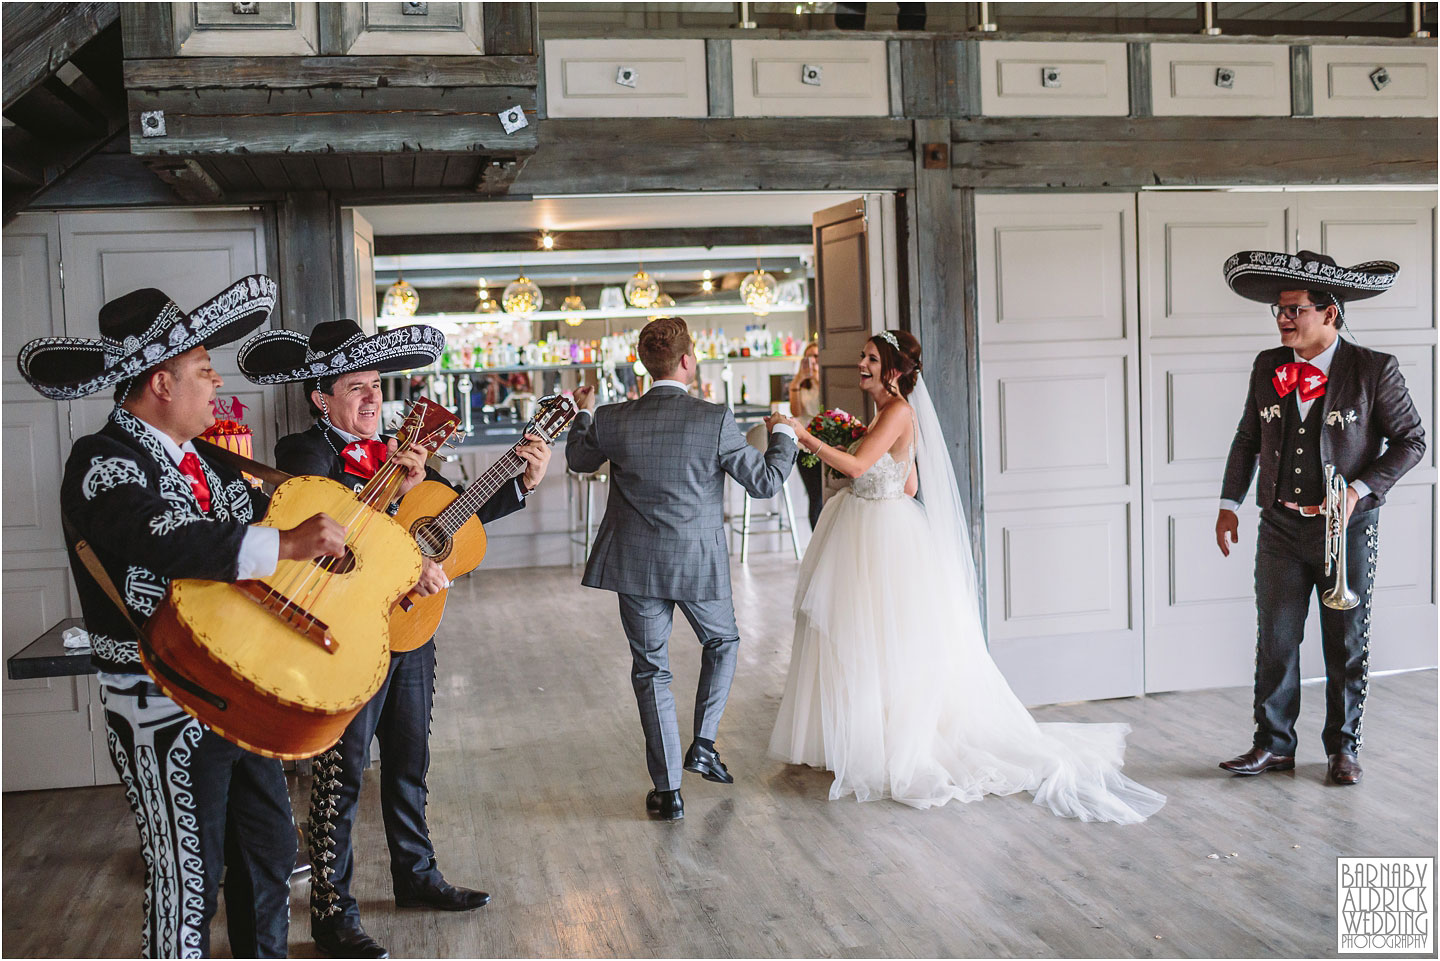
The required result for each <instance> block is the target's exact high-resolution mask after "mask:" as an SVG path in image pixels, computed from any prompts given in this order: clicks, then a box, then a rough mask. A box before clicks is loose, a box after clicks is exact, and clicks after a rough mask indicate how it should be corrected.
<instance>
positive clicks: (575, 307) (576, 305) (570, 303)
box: [560, 287, 585, 327]
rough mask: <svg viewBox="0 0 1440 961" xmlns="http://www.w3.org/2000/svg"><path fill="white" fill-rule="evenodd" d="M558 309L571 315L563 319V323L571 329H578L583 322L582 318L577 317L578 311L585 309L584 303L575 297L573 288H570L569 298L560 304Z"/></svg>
mask: <svg viewBox="0 0 1440 961" xmlns="http://www.w3.org/2000/svg"><path fill="white" fill-rule="evenodd" d="M560 309H561V310H568V311H571V314H570V315H569V316H568V317H566V318H565V323H567V324H569V325H570V326H571V327H579V326H580V325H581V324H583V323H584V322H585V318H584V317H580V316H577V315H578V314H579V312H580V311H582V310H584V309H585V301H583V300H581V299H580V298H579V297H578V296H576V294H575V288H574V287H571V288H570V296H569V297H566V298H565V300H564V301H562V302H561V304H560Z"/></svg>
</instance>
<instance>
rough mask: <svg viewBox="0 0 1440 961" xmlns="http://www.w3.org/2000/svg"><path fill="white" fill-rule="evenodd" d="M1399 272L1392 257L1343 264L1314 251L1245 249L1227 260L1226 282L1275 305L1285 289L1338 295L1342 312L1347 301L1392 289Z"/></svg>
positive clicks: (1242, 293)
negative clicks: (1277, 251)
mask: <svg viewBox="0 0 1440 961" xmlns="http://www.w3.org/2000/svg"><path fill="white" fill-rule="evenodd" d="M1399 272H1400V267H1399V265H1397V264H1393V263H1391V262H1390V261H1388V260H1371V261H1367V262H1366V263H1363V264H1356V265H1355V266H1354V267H1341V266H1338V265H1337V264H1336V263H1335V259H1334V258H1333V257H1329V256H1327V255H1325V254H1317V253H1315V252H1314V251H1311V250H1302V251H1300V252H1299V253H1295V254H1284V253H1273V252H1271V251H1266V250H1244V251H1241V252H1240V253H1238V254H1235V255H1234V256H1232V257H1231V258H1230V259H1229V260H1227V261H1225V282H1226V283H1227V284H1229V285H1230V289H1231V290H1233V291H1235V293H1237V294H1239V295H1240V296H1241V297H1244V298H1246V299H1247V300H1257V301H1259V302H1261V303H1263V304H1273V303H1275V302H1276V300H1277V299H1278V298H1279V296H1280V292H1281V291H1283V290H1315V291H1319V292H1321V293H1323V294H1328V295H1329V296H1330V297H1332V298H1334V299H1335V303H1336V306H1337V307H1339V308H1340V310H1341V313H1342V314H1343V313H1344V309H1345V308H1344V305H1345V303H1346V302H1347V301H1352V300H1364V299H1366V298H1367V297H1374V296H1375V295H1377V294H1383V293H1384V292H1385V291H1387V290H1389V289H1390V285H1391V284H1393V283H1395V275H1396V274H1397V273H1399Z"/></svg>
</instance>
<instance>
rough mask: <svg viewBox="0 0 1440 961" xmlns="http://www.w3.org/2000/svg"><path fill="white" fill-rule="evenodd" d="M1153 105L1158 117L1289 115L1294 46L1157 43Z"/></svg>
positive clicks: (1154, 48) (1152, 47) (1153, 59)
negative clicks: (1292, 50) (1292, 47)
mask: <svg viewBox="0 0 1440 961" xmlns="http://www.w3.org/2000/svg"><path fill="white" fill-rule="evenodd" d="M1150 103H1151V110H1152V112H1153V113H1154V115H1155V116H1157V117H1182V116H1191V117H1194V116H1211V117H1219V116H1225V117H1288V116H1289V115H1290V47H1289V46H1288V45H1285V44H1271V43H1266V44H1261V43H1223V42H1217V43H1152V44H1151V45H1150Z"/></svg>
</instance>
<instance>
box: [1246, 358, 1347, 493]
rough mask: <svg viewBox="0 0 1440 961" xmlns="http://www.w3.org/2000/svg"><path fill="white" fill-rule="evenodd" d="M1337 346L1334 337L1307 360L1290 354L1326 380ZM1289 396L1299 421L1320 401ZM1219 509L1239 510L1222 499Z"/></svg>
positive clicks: (1297, 395) (1293, 393)
mask: <svg viewBox="0 0 1440 961" xmlns="http://www.w3.org/2000/svg"><path fill="white" fill-rule="evenodd" d="M1339 346H1340V338H1339V337H1336V338H1335V339H1334V340H1332V341H1331V342H1330V346H1329V347H1326V348H1325V349H1324V350H1322V351H1320V353H1318V354H1316V355H1315V356H1314V357H1311V358H1310V359H1309V360H1306V359H1305V358H1304V357H1301V356H1300V354H1299V353H1297V352H1294V351H1292V353H1294V354H1295V362H1296V363H1297V364H1309V365H1310V366H1311V367H1315V368H1317V369H1318V370H1319V371H1320V373H1322V374H1324V375H1325V376H1326V377H1327V378H1328V377H1329V376H1330V363H1331V362H1332V361H1333V360H1334V359H1335V351H1336V350H1337V349H1338V348H1339ZM1291 396H1293V397H1294V398H1295V405H1296V406H1295V409H1296V410H1297V411H1299V413H1300V419H1301V420H1304V419H1305V418H1306V417H1309V416H1310V408H1311V407H1314V406H1315V401H1317V400H1319V399H1320V398H1319V397H1312V398H1310V399H1309V400H1301V399H1300V389H1299V388H1298V387H1297V388H1296V389H1295V390H1293V391H1291ZM1320 396H1321V397H1323V396H1324V395H1323V394H1322V395H1320ZM1350 486H1351V487H1352V488H1354V490H1355V493H1357V494H1359V495H1360V496H1361V497H1364V496H1365V495H1366V494H1368V493H1370V485H1368V484H1366V483H1365V482H1364V481H1357V480H1352V481H1350ZM1306 506H1309V505H1306ZM1220 509H1221V510H1224V511H1238V510H1239V509H1240V505H1239V504H1237V503H1236V502H1235V501H1231V500H1226V499H1225V498H1223V497H1222V498H1221V499H1220Z"/></svg>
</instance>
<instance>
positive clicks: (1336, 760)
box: [1325, 754, 1361, 784]
mask: <svg viewBox="0 0 1440 961" xmlns="http://www.w3.org/2000/svg"><path fill="white" fill-rule="evenodd" d="M1325 773H1326V774H1328V775H1329V777H1330V783H1332V784H1359V783H1360V774H1361V771H1360V759H1359V758H1358V757H1356V756H1355V755H1353V754H1332V755H1330V766H1329V769H1328V770H1327V771H1326V772H1325Z"/></svg>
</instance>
